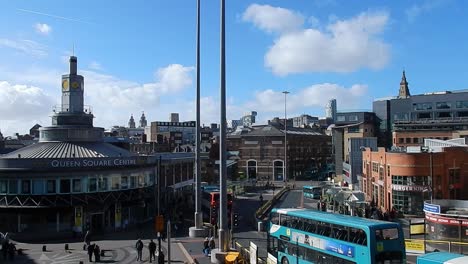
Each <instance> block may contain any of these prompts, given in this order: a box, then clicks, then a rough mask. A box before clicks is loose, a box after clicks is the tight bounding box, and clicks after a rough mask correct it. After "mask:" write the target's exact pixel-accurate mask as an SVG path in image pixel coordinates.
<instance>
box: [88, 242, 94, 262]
mask: <svg viewBox="0 0 468 264" xmlns="http://www.w3.org/2000/svg"><path fill="white" fill-rule="evenodd" d="M87 249H88V256H89V262H93V253H94V244H92V245H89V246H88V248H87Z"/></svg>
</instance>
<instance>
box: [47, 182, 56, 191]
mask: <svg viewBox="0 0 468 264" xmlns="http://www.w3.org/2000/svg"><path fill="white" fill-rule="evenodd" d="M55 185H56V181H55V180H47V193H55V192H56V190H55Z"/></svg>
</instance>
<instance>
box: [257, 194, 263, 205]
mask: <svg viewBox="0 0 468 264" xmlns="http://www.w3.org/2000/svg"><path fill="white" fill-rule="evenodd" d="M258 198H259V199H260V204H263V195H262V194H260V197H258Z"/></svg>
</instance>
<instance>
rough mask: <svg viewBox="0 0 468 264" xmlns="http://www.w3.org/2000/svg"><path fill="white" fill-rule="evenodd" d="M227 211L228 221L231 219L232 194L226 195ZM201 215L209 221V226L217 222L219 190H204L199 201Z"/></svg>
mask: <svg viewBox="0 0 468 264" xmlns="http://www.w3.org/2000/svg"><path fill="white" fill-rule="evenodd" d="M227 200H228V204H227V207H228V208H227V209H228V219H231V211H232V203H233V202H232V194H231V193H228V194H227ZM201 205H202V210H203V215H204V217H205V218H206V219H209V222H210V223H211V224H215V223H216V222H217V220H218V210H219V189H211V188H205V189H204V190H203V192H202V200H201Z"/></svg>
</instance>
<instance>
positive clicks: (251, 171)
mask: <svg viewBox="0 0 468 264" xmlns="http://www.w3.org/2000/svg"><path fill="white" fill-rule="evenodd" d="M256 178H257V161H256V160H249V161H247V179H256Z"/></svg>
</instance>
